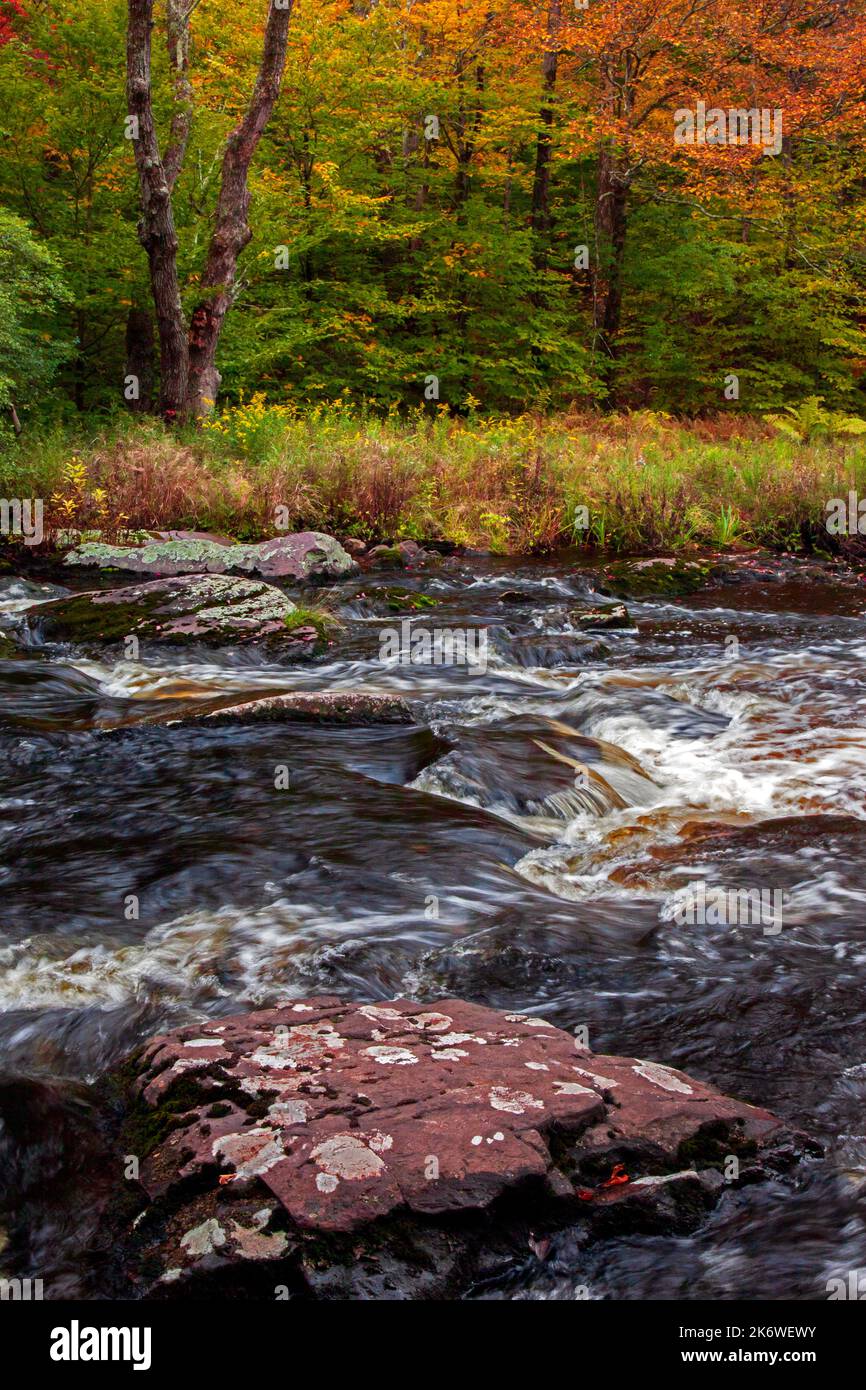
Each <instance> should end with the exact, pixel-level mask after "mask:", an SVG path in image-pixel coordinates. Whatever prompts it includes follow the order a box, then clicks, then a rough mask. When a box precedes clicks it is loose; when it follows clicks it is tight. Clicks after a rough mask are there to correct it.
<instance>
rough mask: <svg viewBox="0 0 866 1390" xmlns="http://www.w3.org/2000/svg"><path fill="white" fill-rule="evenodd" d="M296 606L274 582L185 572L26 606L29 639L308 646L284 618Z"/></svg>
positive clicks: (87, 643) (84, 642)
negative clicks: (290, 628) (266, 582)
mask: <svg viewBox="0 0 866 1390" xmlns="http://www.w3.org/2000/svg"><path fill="white" fill-rule="evenodd" d="M294 611H295V605H294V604H293V603H292V601H291V599H288V598H286V596H285V594H284V593H282V592H281V591H280V590H279V589H276V588H274V586H273V585H271V584H263V583H262V582H261V581H259V580H250V579H235V578H229V577H228V576H226V575H217V574H214V575H198V576H191V575H187V576H185V577H183V578H177V579H156V580H152V581H151V582H149V583H145V584H133V585H130V586H128V587H126V588H122V589H104V590H98V591H94V592H88V593H84V594H74V595H72V596H71V597H68V598H62V599H57V600H56V601H54V602H51V603H44V604H41V605H40V606H39V607H38V608H35V609H32V610H30V611H28V612H27V613H26V614H25V617H24V622H25V624H26V628H27V630H28V631H29V633H30V634H31V638H33V637H36V638H41V639H42V640H44V641H49V642H70V643H73V644H75V645H79V646H91V645H96V646H101V645H104V644H112V643H119V642H124V641H125V640H126V639H127V638H129V637H136V638H138V639H139V640H142V641H151V642H161V643H171V644H176V643H182V642H192V641H194V642H203V643H205V644H206V645H208V646H227V645H235V644H237V643H249V642H259V643H266V644H267V645H276V646H279V647H281V648H282V647H288V646H289V645H291V644H293V645H297V646H300V645H303V643H302V642H299V640H298V634H297V633H296V632H295V633H290V632H289V631H288V629H287V628H286V624H285V620H286V617H287V616H288V615H289V614H290V613H293V612H294ZM313 636H314V637H315V634H313ZM307 645H309V644H307ZM313 645H314V644H313Z"/></svg>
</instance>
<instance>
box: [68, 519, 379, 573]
mask: <svg viewBox="0 0 866 1390" xmlns="http://www.w3.org/2000/svg"><path fill="white" fill-rule="evenodd" d="M65 564H67V565H73V566H91V567H92V566H95V567H97V568H98V569H116V570H126V571H128V572H129V573H131V574H146V575H150V576H152V577H154V578H155V577H157V576H159V577H160V578H172V577H176V576H178V575H186V574H230V573H237V574H254V575H258V576H260V577H261V578H263V579H294V580H297V581H298V582H301V583H316V582H320V581H324V580H331V579H342V578H345V576H347V575H350V574H354V572H355V571H356V569H357V564H356V562H355V561H354V560H353V559H352V557H351V555H349V554H347V552H346V551H345V550H344V549H343V547H342V546H341V545H340V543H339V541H336V540H334V537H333V536H327V535H325V534H324V532H321V531H299V532H297V533H296V534H295V535H291V536H275V537H274V538H273V539H271V540H268V541H261V542H260V543H259V544H258V545H234V544H231V543H229V544H226V543H225V541H224V539H223V538H215V539H206V538H199V537H195V536H193V535H190V536H188V537H186V538H185V539H178V540H151V541H147V542H146V543H145V544H144V545H135V546H129V545H106V544H104V543H103V542H102V541H91V542H87V543H85V544H83V545H79V546H78V547H77V548H76V549H75V550H73V551H71V552H70V553H69V554H68V555H67V556H66V560H65Z"/></svg>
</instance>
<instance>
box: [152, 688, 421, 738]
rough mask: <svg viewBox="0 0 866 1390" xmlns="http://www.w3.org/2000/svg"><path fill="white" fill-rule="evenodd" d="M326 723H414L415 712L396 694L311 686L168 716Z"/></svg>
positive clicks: (209, 720) (211, 720)
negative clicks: (304, 691) (184, 715)
mask: <svg viewBox="0 0 866 1390" xmlns="http://www.w3.org/2000/svg"><path fill="white" fill-rule="evenodd" d="M287 721H290V722H292V723H299V724H327V725H337V726H338V727H341V728H353V729H357V728H367V727H371V726H373V725H379V724H415V723H417V722H418V715H417V714H416V713H415V712H413V709H412V705H411V704H410V702H409V701H408V700H404V699H402V698H401V697H400V696H399V695H392V694H384V695H375V694H372V693H368V692H366V691H363V690H315V691H310V692H309V693H304V694H300V693H297V692H293V693H292V694H290V695H270V696H266V697H265V698H264V699H261V700H245V701H244V703H243V704H224V705H222V707H221V708H218V709H213V710H208V711H206V712H205V713H202V714H195V715H189V716H187V717H185V718H184V719H178V720H172V721H171V722H172V723H177V724H199V723H202V722H204V723H206V724H218V725H221V726H223V725H228V724H276V723H285V722H287Z"/></svg>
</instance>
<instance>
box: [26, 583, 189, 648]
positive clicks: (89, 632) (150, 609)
mask: <svg viewBox="0 0 866 1390" xmlns="http://www.w3.org/2000/svg"><path fill="white" fill-rule="evenodd" d="M164 602H165V595H164V594H162V593H160V594H157V595H148V596H147V597H142V598H137V599H135V600H134V601H133V602H130V603H123V602H120V603H118V602H115V601H113V600H112V601H111V602H104V603H103V602H97V601H95V600H94V599H93V596H92V595H91V594H78V595H76V596H75V597H73V598H67V599H60V600H59V601H58V602H57V604H53V605H51V606H50V607H49V606H46V607H44V608H41V609H37V610H36V612H35V614H34V618H33V621H34V622H35V623H37V624H38V625H39V626H40V627H41V628H42V631H43V632H44V634H45V636H46V637H47V638H49V639H50V638H56V639H58V640H59V641H70V642H122V641H124V639H125V638H127V637H128V636H129V635H130V634H131V633H135V632H138V631H139V630H140V629H141V627H142V626H143V625H144V623H145V622H146V620H147V619H148V618H149V617H151V615H152V614H154V613H155V612H156V610H157V609H158V608H159V606H160V604H162V603H164Z"/></svg>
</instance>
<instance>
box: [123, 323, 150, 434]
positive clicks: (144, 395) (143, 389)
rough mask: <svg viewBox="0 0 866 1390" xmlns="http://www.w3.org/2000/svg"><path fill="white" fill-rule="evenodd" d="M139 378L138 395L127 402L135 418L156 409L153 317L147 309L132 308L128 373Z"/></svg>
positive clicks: (128, 334)
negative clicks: (154, 405) (154, 404)
mask: <svg viewBox="0 0 866 1390" xmlns="http://www.w3.org/2000/svg"><path fill="white" fill-rule="evenodd" d="M125 375H126V377H127V378H129V377H135V379H136V381H137V383H138V393H137V395H136V396H134V397H133V398H132V399H129V400H127V405H128V406H129V409H130V410H131V411H133V412H134V413H135V414H138V415H143V414H149V413H150V411H151V410H152V409H153V317H152V315H151V314H150V313H149V311H148V310H147V309H139V308H132V309H130V311H129V313H128V314H127V316H126V372H125Z"/></svg>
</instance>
